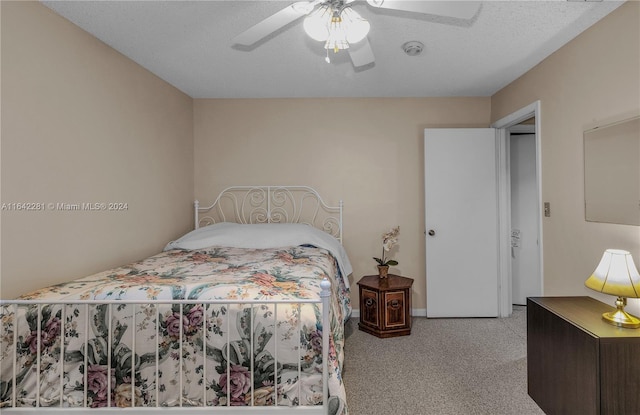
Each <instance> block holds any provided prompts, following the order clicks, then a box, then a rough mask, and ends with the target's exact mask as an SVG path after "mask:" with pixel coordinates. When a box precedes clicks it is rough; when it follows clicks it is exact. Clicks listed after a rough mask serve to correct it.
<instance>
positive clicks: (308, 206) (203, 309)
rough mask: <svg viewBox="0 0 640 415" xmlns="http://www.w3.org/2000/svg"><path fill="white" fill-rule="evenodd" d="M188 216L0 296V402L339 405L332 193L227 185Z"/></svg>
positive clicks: (340, 282)
mask: <svg viewBox="0 0 640 415" xmlns="http://www.w3.org/2000/svg"><path fill="white" fill-rule="evenodd" d="M194 216H195V226H194V228H195V229H194V230H193V231H191V232H189V233H187V234H186V235H184V236H183V237H181V238H179V239H177V240H175V241H171V242H169V243H168V244H167V245H166V247H165V248H164V250H163V251H162V252H160V253H158V254H157V255H153V256H151V257H149V258H146V259H143V260H141V261H138V262H135V263H132V264H128V265H126V266H123V267H118V268H114V269H110V270H107V271H104V272H101V273H98V274H95V275H91V276H88V277H85V278H81V279H78V280H74V281H70V282H66V283H62V284H58V285H55V286H51V287H46V288H43V289H41V290H37V291H35V292H32V293H28V294H25V295H24V296H22V297H20V298H19V299H17V300H3V301H2V302H1V303H0V321H1V325H0V359H1V360H0V408H1V409H0V410H1V411H2V412H3V413H6V414H13V413H25V412H31V413H48V412H51V413H55V412H60V411H63V412H74V411H77V412H80V413H87V412H91V413H93V412H96V413H100V412H111V411H113V412H118V413H121V414H128V413H132V414H139V413H143V412H151V413H170V414H188V413H201V412H203V411H206V412H207V413H209V412H212V413H231V414H240V413H248V412H256V413H258V412H259V413H267V412H268V413H283V414H287V413H288V414H291V413H298V412H304V413H317V414H346V413H347V406H346V402H345V391H344V385H343V384H342V377H341V372H342V363H343V358H344V351H343V347H344V323H345V322H346V320H347V319H348V318H349V316H350V314H351V305H350V302H349V281H348V276H349V274H351V272H352V269H351V264H350V262H349V258H348V257H347V255H346V252H345V251H344V248H343V247H342V244H341V243H342V202H340V204H339V206H336V207H331V206H328V205H327V204H326V203H325V202H324V201H323V200H322V198H321V197H320V196H319V194H318V193H317V192H316V191H315V190H314V189H312V188H309V187H306V186H293V187H285V186H258V187H256V186H251V187H249V186H235V187H230V188H227V189H225V190H223V191H222V192H221V193H220V194H219V195H218V196H217V197H216V198H215V199H214V201H213V203H212V204H211V205H209V206H206V207H200V204H199V202H198V201H196V202H195V204H194ZM327 328H329V329H328V330H327Z"/></svg>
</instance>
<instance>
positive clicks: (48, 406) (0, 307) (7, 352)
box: [0, 278, 331, 415]
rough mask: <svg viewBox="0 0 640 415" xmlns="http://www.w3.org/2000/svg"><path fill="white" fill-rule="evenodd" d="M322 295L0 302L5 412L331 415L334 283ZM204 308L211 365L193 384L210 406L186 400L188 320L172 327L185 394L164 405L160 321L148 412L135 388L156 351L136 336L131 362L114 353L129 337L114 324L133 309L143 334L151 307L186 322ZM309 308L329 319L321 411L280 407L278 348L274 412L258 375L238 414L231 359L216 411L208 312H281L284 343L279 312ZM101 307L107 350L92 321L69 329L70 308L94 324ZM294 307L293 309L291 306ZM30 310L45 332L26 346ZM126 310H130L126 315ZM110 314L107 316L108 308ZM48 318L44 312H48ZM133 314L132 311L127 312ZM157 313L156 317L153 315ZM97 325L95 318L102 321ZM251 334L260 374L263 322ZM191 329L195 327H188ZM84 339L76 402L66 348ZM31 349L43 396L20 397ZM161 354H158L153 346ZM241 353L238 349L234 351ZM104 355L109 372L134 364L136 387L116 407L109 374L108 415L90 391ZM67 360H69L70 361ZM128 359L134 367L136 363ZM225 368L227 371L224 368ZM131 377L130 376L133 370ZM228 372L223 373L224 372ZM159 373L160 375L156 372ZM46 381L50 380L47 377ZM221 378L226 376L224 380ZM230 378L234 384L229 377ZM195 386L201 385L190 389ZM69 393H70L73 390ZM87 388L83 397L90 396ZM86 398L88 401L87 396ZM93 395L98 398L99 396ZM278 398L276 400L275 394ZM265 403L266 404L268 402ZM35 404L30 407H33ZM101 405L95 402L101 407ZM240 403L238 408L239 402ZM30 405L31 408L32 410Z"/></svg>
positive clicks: (327, 284)
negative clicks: (141, 317) (187, 310)
mask: <svg viewBox="0 0 640 415" xmlns="http://www.w3.org/2000/svg"><path fill="white" fill-rule="evenodd" d="M321 289H322V291H321V294H320V298H319V299H309V300H306V299H300V300H285V301H282V300H278V301H265V300H237V301H230V300H203V299H189V300H173V301H164V300H156V301H119V300H110V301H107V300H75V301H74V300H68V301H46V300H40V301H19V300H13V301H1V302H0V318H1V323H2V326H1V328H0V340H1V341H2V343H1V344H0V358H1V361H0V364H1V367H2V374H3V378H2V379H3V380H5V379H9V380H8V382H7V381H5V382H3V384H2V385H1V388H0V389H3V390H0V392H5V393H6V394H7V395H9V396H10V399H9V400H5V401H4V402H3V405H4V406H3V407H2V408H1V409H0V412H2V413H3V414H7V415H9V414H22V413H38V414H40V413H62V412H73V413H102V412H108V413H111V412H117V413H119V414H140V413H162V414H176V415H185V414H191V413H203V412H207V413H211V412H212V413H215V414H236V415H237V414H240V413H281V414H291V413H299V412H303V413H305V414H327V413H328V410H329V409H328V406H329V405H328V395H329V390H328V371H329V368H328V367H329V366H328V365H329V364H330V363H329V362H330V359H329V350H330V348H329V336H330V331H331V330H330V327H331V324H330V318H329V310H330V305H329V302H330V298H331V283H330V282H329V280H328V279H326V278H325V279H324V280H323V281H322V282H321ZM194 304H195V305H201V306H202V308H203V309H204V310H205V312H204V313H202V316H201V318H202V321H200V319H198V323H197V324H201V326H200V327H201V328H202V333H203V334H202V336H203V337H202V339H203V340H202V350H200V352H201V353H202V359H204V364H203V365H201V366H199V367H198V369H196V370H195V371H193V373H190V376H195V377H196V380H197V379H198V378H199V379H200V381H196V382H193V379H191V378H190V379H189V382H190V384H191V383H194V384H196V385H198V387H202V396H203V399H202V400H201V401H199V402H193V400H189V399H187V398H185V397H184V396H183V395H184V389H183V387H184V386H185V385H184V384H183V383H185V382H187V379H186V378H185V373H184V370H183V364H184V360H185V355H184V353H183V344H184V343H183V335H184V334H183V333H185V330H186V329H187V326H186V325H189V324H191V323H190V321H189V320H188V319H185V318H182V317H181V318H180V319H177V320H175V321H172V322H171V323H172V324H176V329H177V330H176V332H177V333H179V341H177V344H179V349H178V348H175V347H174V348H175V349H176V350H175V352H172V353H176V354H177V356H178V358H177V359H175V360H178V362H177V363H176V364H177V365H179V371H178V372H179V374H180V376H179V379H173V380H172V382H173V383H172V384H173V385H174V387H175V389H177V390H178V391H179V393H178V394H179V397H178V398H177V399H176V400H174V401H173V402H166V401H163V400H162V399H161V398H160V394H161V390H160V384H161V382H160V380H159V376H160V372H161V368H160V361H159V356H160V353H161V352H160V351H161V350H164V349H163V348H167V347H168V346H167V344H166V343H163V342H162V337H161V336H160V335H159V330H160V320H159V318H158V320H156V323H155V324H156V327H155V330H156V335H155V336H154V337H155V339H156V342H155V343H156V344H155V362H153V361H152V357H151V358H149V357H148V355H153V353H146V354H145V355H144V356H146V357H147V358H148V360H149V362H147V367H150V366H153V365H154V364H155V381H152V382H151V383H152V384H153V385H154V388H155V390H152V392H150V393H155V397H154V398H153V402H154V405H153V406H141V404H142V402H141V401H140V398H139V397H138V395H139V391H137V390H136V387H137V385H136V382H135V380H134V378H133V377H134V376H135V374H136V369H137V370H140V366H139V365H140V364H141V363H140V360H141V358H140V356H142V352H140V353H138V350H139V349H141V350H144V349H145V348H146V350H148V349H149V347H150V346H149V345H148V344H146V345H145V344H136V335H135V333H134V334H133V336H132V344H131V347H130V350H129V349H127V353H128V354H126V355H124V354H123V353H121V350H117V347H116V349H115V350H114V348H113V345H114V344H116V343H118V341H114V340H117V336H121V330H120V329H121V326H120V325H119V323H118V324H115V325H114V326H112V321H113V319H112V318H111V316H112V313H116V312H121V310H122V309H127V308H130V309H131V315H130V319H131V320H129V321H130V322H132V327H133V328H134V330H135V329H136V328H137V327H140V324H141V322H140V321H136V315H137V314H138V313H139V312H140V311H141V310H142V309H144V308H145V307H149V306H151V307H152V308H153V310H152V312H154V313H155V315H156V317H157V314H158V313H157V310H158V308H154V307H165V308H166V307H169V306H170V307H171V308H172V309H173V308H174V307H175V308H179V310H180V312H179V313H178V315H180V316H182V315H183V311H184V307H193V308H195V305H194ZM306 304H318V305H320V307H321V310H322V313H321V316H322V358H321V359H322V362H321V367H322V374H321V378H322V387H321V389H322V397H321V404H318V403H317V402H315V403H311V404H310V403H305V402H296V404H295V405H293V406H289V405H281V404H279V396H278V393H279V392H278V380H277V379H278V377H279V374H278V370H279V369H278V363H279V362H280V361H279V360H278V348H277V344H276V347H275V349H274V350H275V356H273V360H270V364H272V365H273V368H274V370H275V375H274V380H275V385H274V387H273V388H271V389H272V390H273V394H275V397H274V398H275V399H271V400H270V402H269V403H268V405H269V406H260V404H261V403H262V404H264V399H262V398H264V395H261V396H258V394H259V393H261V392H259V391H257V390H256V389H255V384H254V371H253V370H250V377H251V381H250V382H248V385H250V386H248V385H245V386H244V387H245V389H246V394H247V396H248V397H249V398H247V400H248V402H246V403H245V402H243V404H246V406H241V407H236V406H234V400H233V398H234V397H233V396H232V389H233V388H234V387H236V386H237V385H236V384H235V382H236V379H232V370H234V368H232V364H231V359H230V358H228V356H227V358H226V359H225V360H226V370H225V371H224V373H222V374H220V377H219V379H220V383H221V384H222V383H223V381H222V379H223V376H224V377H225V379H226V385H222V386H218V392H219V391H220V390H222V391H224V390H225V389H226V399H225V396H223V397H222V398H220V400H218V401H216V402H215V404H211V400H208V399H207V396H208V395H211V393H212V392H211V387H210V386H211V385H208V384H207V379H209V377H208V376H207V370H211V368H210V367H209V366H211V364H209V366H208V365H207V363H206V356H207V354H208V353H210V350H209V349H208V345H207V343H208V342H207V337H206V336H207V335H208V334H207V333H209V332H210V331H211V326H212V323H213V322H212V321H211V319H212V318H213V317H212V316H210V315H208V313H207V312H206V310H208V307H209V306H210V305H212V306H213V305H215V306H220V307H227V308H228V309H229V308H231V307H234V306H236V305H241V306H243V307H249V308H250V314H249V315H251V316H254V309H258V308H260V307H263V306H265V307H268V308H269V310H271V309H273V312H274V313H275V317H274V322H275V324H274V329H275V333H276V335H275V337H274V339H275V341H276V342H277V339H278V336H277V329H278V323H277V322H278V321H279V320H278V311H279V309H282V308H284V307H290V306H291V305H293V306H294V307H298V310H299V312H300V309H301V307H303V306H304V305H306ZM54 305H59V306H60V307H59V308H60V310H61V311H60V312H61V313H62V315H61V318H59V319H58V318H56V322H55V324H57V325H58V326H57V327H54V328H55V329H56V330H57V331H56V333H59V332H60V331H62V335H61V336H58V337H61V338H62V340H59V339H58V340H57V341H56V343H55V347H56V348H57V349H56V353H57V355H58V356H59V357H60V358H58V359H57V361H55V360H53V359H50V358H49V356H48V355H47V353H46V352H45V351H44V350H48V349H45V346H47V347H48V346H51V347H54V346H52V345H53V340H52V337H51V336H50V333H49V331H52V330H54V328H52V326H51V325H50V324H47V322H46V321H43V315H45V316H47V314H46V309H47V307H51V306H54ZM96 305H98V306H99V307H104V308H105V309H106V311H105V312H106V313H107V317H108V318H106V319H105V321H107V322H108V328H107V329H108V330H107V331H108V338H107V339H106V341H105V342H102V343H99V342H93V340H91V344H90V340H89V318H85V319H84V324H85V327H84V328H82V329H80V328H78V327H72V325H71V324H70V323H69V322H70V321H71V316H68V315H65V313H66V312H68V311H67V309H68V307H67V306H72V308H71V309H72V310H76V311H74V312H75V313H76V315H77V313H78V312H77V310H78V309H79V310H84V312H85V313H86V314H85V315H86V316H89V315H90V313H89V308H90V307H95V306H96ZM287 305H288V306H287ZM24 306H31V307H34V309H35V310H36V313H35V315H37V322H36V323H37V324H34V325H35V326H37V330H36V331H35V332H33V331H32V332H31V334H30V335H29V338H26V339H25V338H24V337H20V338H19V333H24V329H21V328H20V327H18V324H24V322H23V323H18V320H19V319H18V310H19V308H22V309H23V310H24V308H25V307H24ZM123 306H124V307H123ZM101 310H102V308H101ZM43 311H44V312H43ZM127 311H128V310H127ZM150 313H151V311H150ZM33 318H35V317H34V316H33V315H32V322H33ZM94 318H95V317H94ZM49 321H53V319H51V320H49ZM230 321H231V318H227V320H226V324H227V327H226V329H225V328H220V332H223V331H225V330H226V333H227V338H226V340H223V342H224V341H226V349H225V350H226V352H227V354H228V355H230V354H231V350H232V346H233V345H232V344H231V339H230V334H229V333H230V328H229V324H230ZM250 324H251V327H250V330H249V331H250V332H251V338H250V339H247V340H246V341H247V344H246V346H247V347H248V348H249V350H250V353H249V354H250V355H251V363H250V365H249V367H250V368H251V369H255V367H256V365H257V364H258V362H257V361H254V359H259V358H260V355H258V356H254V354H255V353H254V351H255V350H256V343H257V342H258V341H259V339H256V338H254V334H253V333H255V332H258V330H256V328H255V327H253V326H254V325H255V324H258V323H255V320H254V318H253V317H251V318H250ZM298 324H299V325H301V324H302V318H299V319H298ZM188 327H191V326H188ZM76 332H83V333H84V338H82V337H81V338H80V339H78V340H74V341H77V342H80V343H84V344H83V345H82V349H83V350H84V353H83V354H84V362H80V363H79V367H80V368H81V371H82V372H83V377H82V383H83V385H79V383H78V382H76V385H77V386H76V387H75V390H76V391H77V393H76V395H74V396H71V394H69V393H65V391H66V392H68V391H69V390H70V389H69V385H65V382H68V380H69V379H68V378H67V377H66V375H65V362H67V361H69V360H71V359H70V357H69V356H68V355H69V353H71V351H69V353H66V354H65V347H66V344H67V342H66V341H65V339H66V338H68V337H72V336H73V335H74V333H76ZM297 333H301V327H298V330H297ZM297 336H298V353H299V356H298V379H302V372H301V371H302V369H301V366H300V365H301V363H300V362H301V356H300V350H301V349H302V338H301V335H299V334H297ZM30 345H31V347H32V348H31V349H29V350H31V355H29V354H28V353H26V354H27V356H26V359H27V360H28V361H29V364H30V369H29V370H31V371H35V373H36V374H37V376H36V381H35V383H34V385H33V389H35V391H33V390H30V391H24V390H19V388H17V387H15V386H16V385H17V384H18V383H19V382H18V378H20V377H23V376H24V373H23V372H22V371H24V370H25V369H24V367H23V366H21V365H19V364H18V354H19V348H21V349H20V353H21V355H22V356H24V355H25V351H26V350H27V348H29V346H30ZM100 347H106V348H107V350H96V349H98V348H100ZM151 347H153V346H151ZM233 347H238V346H237V345H236V346H233ZM98 351H99V352H102V353H105V352H106V353H105V354H106V356H107V359H108V361H107V364H106V367H107V368H112V367H113V365H112V363H113V362H112V359H116V358H118V359H121V360H119V361H122V362H126V363H127V364H129V363H130V369H131V372H130V373H131V375H130V376H132V378H131V380H130V381H129V382H130V385H129V384H126V385H124V384H123V385H119V388H121V387H123V388H124V389H125V390H122V391H121V392H123V393H122V394H121V395H119V396H118V398H117V399H116V395H115V393H114V392H113V389H114V388H113V386H115V384H112V382H115V380H114V379H115V377H114V375H113V374H110V373H109V371H113V370H115V369H108V372H107V375H106V376H104V378H106V379H103V380H104V381H105V382H106V385H104V386H105V389H106V397H104V398H105V399H106V401H105V402H104V407H101V408H92V407H91V406H92V405H91V402H92V399H93V395H91V396H90V394H89V391H90V390H92V391H93V390H94V386H95V385H94V384H93V383H92V382H94V379H93V378H90V376H89V371H90V368H91V366H90V364H89V361H88V360H87V359H88V357H87V356H88V355H89V354H90V352H94V353H97V352H98ZM63 357H64V358H63ZM126 359H129V360H130V362H129V361H128V360H126ZM136 365H138V367H136ZM221 366H222V365H221ZM127 370H128V369H127ZM221 370H223V369H221ZM152 372H153V370H152ZM8 373H10V376H9V377H7V374H8ZM43 373H44V374H45V375H43ZM218 373H220V372H218ZM225 375H226V376H225ZM300 384H301V381H299V382H298V385H297V387H298V388H300ZM43 385H44V386H47V385H48V386H51V385H59V390H55V391H53V392H51V390H48V392H47V396H42V395H41V393H42V392H41V390H45V389H44V386H43ZM190 386H193V385H190ZM65 387H66V389H65ZM82 388H83V389H82ZM127 388H130V389H129V390H127ZM271 389H270V390H271ZM80 392H82V393H80ZM92 393H93V392H92ZM270 393H271V392H270ZM298 395H299V396H300V391H298ZM25 396H28V397H29V399H25V398H24V397H25ZM122 396H125V397H126V398H125V399H123V398H122ZM261 399H262V400H261ZM25 402H27V403H25ZM94 402H95V401H94ZM236 403H237V402H236ZM25 405H26V406H25Z"/></svg>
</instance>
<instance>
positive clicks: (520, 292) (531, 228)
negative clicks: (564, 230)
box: [509, 134, 542, 305]
mask: <svg viewBox="0 0 640 415" xmlns="http://www.w3.org/2000/svg"><path fill="white" fill-rule="evenodd" d="M509 143H510V145H509V152H510V158H509V160H510V163H509V166H510V174H511V281H512V285H511V290H512V292H511V295H512V302H513V304H521V305H524V304H526V303H527V297H534V296H540V295H542V287H541V285H540V281H541V279H540V258H539V254H538V253H539V243H538V226H539V224H538V216H539V215H538V208H537V207H538V185H537V179H536V177H537V173H536V136H535V134H511V138H510V140H509Z"/></svg>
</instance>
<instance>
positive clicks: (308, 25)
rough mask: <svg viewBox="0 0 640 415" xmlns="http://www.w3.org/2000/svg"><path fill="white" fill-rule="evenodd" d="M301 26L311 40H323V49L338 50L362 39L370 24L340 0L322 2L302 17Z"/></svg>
mask: <svg viewBox="0 0 640 415" xmlns="http://www.w3.org/2000/svg"><path fill="white" fill-rule="evenodd" d="M303 27H304V30H305V32H306V33H307V34H308V35H309V36H310V37H311V38H312V39H313V40H317V41H319V42H325V45H324V48H325V49H327V50H329V49H333V51H334V52H338V51H339V50H343V49H348V48H349V44H350V43H357V42H360V41H361V40H362V39H364V38H365V37H366V36H367V33H369V29H370V28H371V25H370V24H369V22H368V21H366V20H365V19H363V18H362V16H360V15H359V14H358V13H356V12H355V11H353V10H352V9H351V7H349V6H345V5H344V3H343V2H342V1H340V2H335V3H334V2H331V3H325V4H322V5H321V6H320V7H318V8H317V9H316V10H315V11H313V12H311V14H309V15H308V16H307V17H306V18H305V19H304V23H303Z"/></svg>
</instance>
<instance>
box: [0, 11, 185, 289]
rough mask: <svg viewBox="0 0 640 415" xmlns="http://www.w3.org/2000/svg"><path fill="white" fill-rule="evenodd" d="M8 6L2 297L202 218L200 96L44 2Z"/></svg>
mask: <svg viewBox="0 0 640 415" xmlns="http://www.w3.org/2000/svg"><path fill="white" fill-rule="evenodd" d="M1 7H2V22H1V23H2V26H1V29H2V129H1V133H2V160H1V162H2V167H1V169H2V176H1V177H2V188H1V198H2V203H19V202H35V203H38V202H41V203H44V204H48V203H54V204H56V203H58V202H61V203H70V204H74V203H83V202H104V203H108V202H124V203H127V204H128V209H127V210H124V211H117V212H116V211H99V212H89V211H61V210H55V209H49V208H46V210H45V211H30V212H26V211H12V210H6V209H5V210H4V211H2V275H1V285H0V287H1V290H2V292H1V293H0V297H1V298H11V297H14V296H16V295H18V294H20V293H24V292H25V291H28V290H31V289H35V288H37V287H41V286H44V285H47V284H52V283H56V282H61V281H64V280H69V279H70V278H76V277H81V276H85V275H88V274H90V273H93V272H97V271H100V270H103V269H106V268H108V267H111V266H116V265H121V264H123V263H126V262H129V261H132V260H136V259H140V258H143V257H145V256H147V255H150V254H153V253H156V252H158V251H159V250H160V249H161V248H162V246H163V244H164V243H166V241H168V240H170V239H171V238H175V237H176V236H178V235H180V234H181V233H183V232H185V231H186V230H188V229H189V228H190V226H191V215H190V212H191V201H192V198H193V131H192V130H193V108H192V105H193V100H192V99H191V98H190V97H188V96H186V95H184V94H183V93H181V92H179V91H178V90H177V89H175V88H174V87H172V86H169V85H168V84H167V83H165V82H164V81H162V80H160V79H159V78H157V77H156V76H154V75H152V74H151V73H149V72H148V71H146V70H145V69H143V68H141V67H140V66H138V65H137V64H135V63H133V62H132V61H131V60H129V59H127V58H125V57H124V56H122V55H120V54H119V53H117V52H116V51H114V50H113V49H112V48H110V47H108V46H107V45H105V44H103V43H101V42H100V41H98V40H96V39H95V38H94V37H92V36H90V35H89V34H87V33H85V32H84V31H82V30H81V29H79V28H78V27H76V26H74V25H72V24H71V23H69V22H68V21H66V20H64V19H62V18H61V17H59V16H57V15H56V14H54V13H53V12H51V11H50V10H49V9H47V8H46V7H44V6H42V5H41V4H39V3H37V2H19V3H14V2H7V1H2V2H1Z"/></svg>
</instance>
